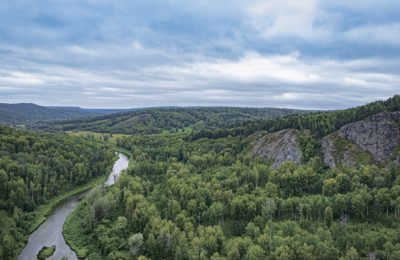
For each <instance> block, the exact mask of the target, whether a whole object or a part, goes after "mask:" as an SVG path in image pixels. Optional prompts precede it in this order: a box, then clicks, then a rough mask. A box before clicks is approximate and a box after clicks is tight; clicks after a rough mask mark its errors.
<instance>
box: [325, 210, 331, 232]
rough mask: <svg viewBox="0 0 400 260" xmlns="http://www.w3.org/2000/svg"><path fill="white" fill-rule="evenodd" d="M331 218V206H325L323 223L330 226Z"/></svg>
mask: <svg viewBox="0 0 400 260" xmlns="http://www.w3.org/2000/svg"><path fill="white" fill-rule="evenodd" d="M332 220H333V210H332V208H331V207H326V208H325V225H326V226H327V227H328V228H330V227H331V225H332Z"/></svg>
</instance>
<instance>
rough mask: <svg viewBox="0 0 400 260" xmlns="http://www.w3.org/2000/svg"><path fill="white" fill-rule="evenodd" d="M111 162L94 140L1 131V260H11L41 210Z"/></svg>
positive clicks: (108, 152) (106, 150)
mask: <svg viewBox="0 0 400 260" xmlns="http://www.w3.org/2000/svg"><path fill="white" fill-rule="evenodd" d="M113 160H114V154H113V152H112V150H111V149H110V148H109V147H108V146H106V145H104V144H100V143H97V142H94V141H93V140H86V139H83V138H77V137H71V136H68V135H66V134H43V133H33V132H26V131H21V130H17V129H13V128H9V127H4V126H0V241H1V242H0V259H14V258H15V256H16V254H17V253H18V251H19V250H20V249H21V246H22V242H23V241H24V240H25V239H26V236H27V234H28V233H29V231H31V229H32V228H33V227H34V225H35V224H37V222H38V221H40V218H41V217H43V216H42V214H40V212H39V211H37V209H38V207H39V206H40V205H42V204H45V203H46V202H48V201H49V200H51V199H53V198H55V197H56V196H58V195H61V194H63V193H65V192H70V191H71V190H72V189H74V188H76V187H78V186H80V185H83V184H87V183H88V182H89V181H90V180H92V179H93V178H95V177H98V176H103V175H105V174H107V173H108V170H109V169H110V167H111V166H112V162H113ZM80 187H81V186H80Z"/></svg>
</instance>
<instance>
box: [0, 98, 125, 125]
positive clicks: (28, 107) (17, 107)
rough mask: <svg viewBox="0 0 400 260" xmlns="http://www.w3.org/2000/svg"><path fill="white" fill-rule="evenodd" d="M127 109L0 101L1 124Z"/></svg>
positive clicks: (58, 118)
mask: <svg viewBox="0 0 400 260" xmlns="http://www.w3.org/2000/svg"><path fill="white" fill-rule="evenodd" d="M122 111H127V110H121V109H83V108H80V107H45V106H39V105H36V104H32V103H20V104H5V103H0V124H4V125H21V124H32V123H34V122H38V121H52V120H65V119H74V118H82V117H92V116H98V115H104V114H110V113H116V112H122Z"/></svg>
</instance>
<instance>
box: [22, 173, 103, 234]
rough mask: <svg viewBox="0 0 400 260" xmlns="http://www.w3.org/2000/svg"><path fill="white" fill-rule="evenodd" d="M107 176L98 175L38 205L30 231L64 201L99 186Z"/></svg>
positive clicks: (33, 213) (33, 214)
mask: <svg viewBox="0 0 400 260" xmlns="http://www.w3.org/2000/svg"><path fill="white" fill-rule="evenodd" d="M106 178H107V175H104V176H99V177H96V178H95V179H92V180H91V181H89V182H88V183H86V184H84V185H81V186H79V187H76V188H74V189H72V190H70V191H68V192H65V193H63V194H60V195H58V196H57V197H54V198H53V199H51V200H49V201H48V202H47V203H45V204H42V205H40V206H39V207H37V208H36V209H35V210H34V211H33V212H32V213H31V214H32V216H34V218H33V220H32V224H31V227H30V229H29V233H32V232H33V231H35V229H37V228H38V227H39V226H40V225H41V224H42V223H43V222H44V221H45V220H46V217H47V216H48V215H49V214H50V213H52V212H53V211H54V209H55V208H56V207H57V206H58V205H60V204H61V203H63V202H64V201H66V200H68V199H69V198H71V197H73V196H75V195H78V194H80V193H82V192H85V191H87V190H90V189H91V188H93V187H95V186H97V185H98V184H100V183H102V182H104V181H105V180H106Z"/></svg>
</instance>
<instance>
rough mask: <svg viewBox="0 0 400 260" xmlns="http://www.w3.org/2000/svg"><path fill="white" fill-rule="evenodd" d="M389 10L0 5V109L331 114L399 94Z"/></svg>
mask: <svg viewBox="0 0 400 260" xmlns="http://www.w3.org/2000/svg"><path fill="white" fill-rule="evenodd" d="M399 32H400V4H399V3H398V1H394V0H384V1H381V2H380V3H379V5H378V4H376V1H369V0H363V1H361V0H355V1H341V0H339V1H317V0H297V1H293V0H282V1H266V0H259V1H257V0H246V1H243V0H242V1H239V0H233V1H232V0H231V1H228V0H221V1H217V2H216V1H209V0H206V1H183V0H169V1H165V0H158V1H128V0H117V1H113V2H112V3H108V1H94V0H82V1H77V0H76V1H57V3H55V2H54V1H45V0H44V1H39V2H38V1H28V0H25V1H17V2H16V1H3V2H2V3H0V102H35V103H39V104H43V105H78V106H83V107H110V108H111V107H114V108H116V107H143V106H162V105H182V106H186V105H229V106H259V107H264V106H275V107H293V108H311V109H335V108H345V107H350V106H354V105H359V104H363V103H366V102H369V101H372V100H376V99H383V98H386V97H389V96H391V95H393V94H398V93H399V92H400V74H399V72H400V33H399Z"/></svg>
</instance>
